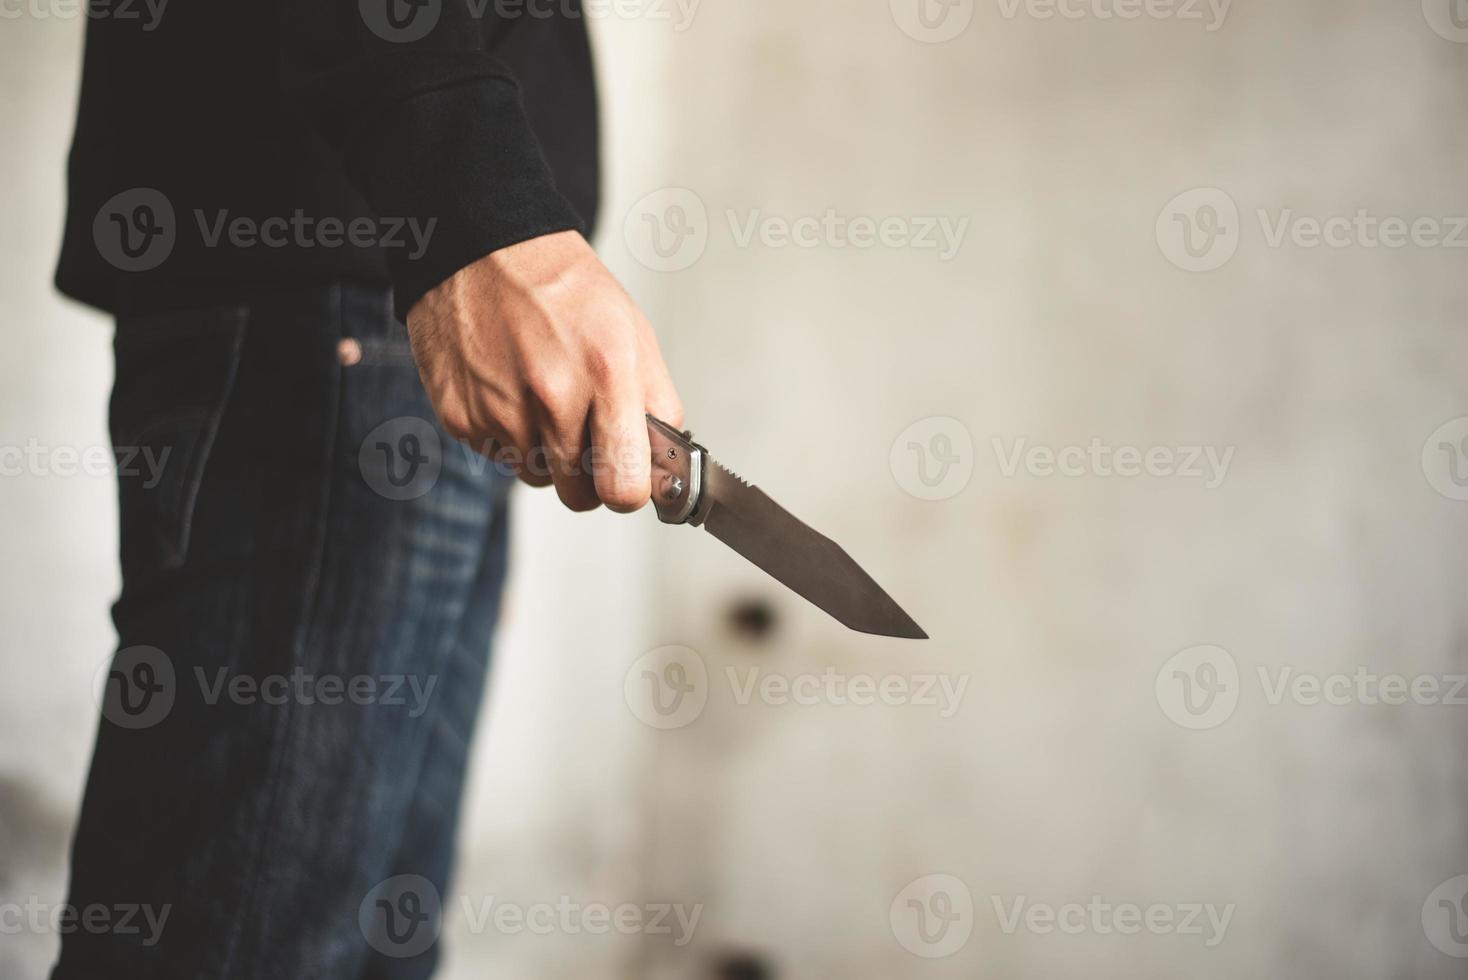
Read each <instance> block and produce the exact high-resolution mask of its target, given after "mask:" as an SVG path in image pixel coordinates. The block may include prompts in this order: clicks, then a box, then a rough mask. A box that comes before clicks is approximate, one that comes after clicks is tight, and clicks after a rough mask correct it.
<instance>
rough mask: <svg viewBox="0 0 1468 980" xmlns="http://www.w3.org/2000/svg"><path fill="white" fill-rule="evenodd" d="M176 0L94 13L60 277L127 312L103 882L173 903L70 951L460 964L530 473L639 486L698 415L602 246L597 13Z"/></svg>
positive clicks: (155, 964)
mask: <svg viewBox="0 0 1468 980" xmlns="http://www.w3.org/2000/svg"><path fill="white" fill-rule="evenodd" d="M150 9H151V8H150ZM160 10H161V16H159V17H156V18H151V19H143V20H135V19H130V18H123V17H121V16H112V17H98V18H95V19H92V20H90V22H89V26H88V34H87V49H86V61H85V68H84V75H83V83H82V94H81V102H80V108H79V112H78V119H77V127H76V135H75V142H74V146H73V150H72V157H71V165H70V173H69V177H70V181H69V190H70V203H69V214H68V221H67V229H66V236H65V243H64V246H63V254H62V256H61V261H60V267H59V270H58V273H57V283H58V285H59V287H60V288H61V289H62V290H63V291H64V292H66V293H67V294H69V295H71V296H74V297H76V298H79V299H81V300H83V301H85V302H87V303H90V304H92V305H95V306H98V307H101V308H103V309H106V310H108V311H111V312H113V313H114V314H115V315H116V317H117V324H118V325H117V334H116V355H117V376H116V383H115V387H114V391H113V397H112V405H111V411H110V415H111V417H110V423H111V429H112V436H113V441H114V443H115V445H116V448H117V450H118V454H119V460H120V464H121V465H120V466H119V473H120V475H119V483H120V487H119V493H120V502H121V559H122V568H123V589H122V594H121V596H120V598H119V599H118V601H117V603H116V605H115V606H114V609H113V618H114V621H115V623H116V627H117V631H118V635H119V651H118V653H117V655H116V657H115V659H114V661H113V663H112V665H111V669H110V671H109V673H108V682H107V687H106V696H105V699H104V705H103V720H102V722H101V726H100V730H99V733H98V738H97V746H96V752H95V756H94V759H93V763H92V770H91V773H90V777H89V779H88V784H87V790H86V798H85V802H84V805H83V810H82V815H81V819H80V824H79V827H78V829H77V834H76V840H75V845H74V852H73V866H72V880H71V890H70V899H69V904H70V905H71V906H75V907H78V908H81V907H85V906H88V905H102V906H105V907H108V908H119V907H124V906H127V907H134V908H141V909H144V910H146V911H148V912H150V913H151V915H152V916H153V921H155V922H159V923H161V924H160V925H159V927H158V928H157V929H154V930H149V929H141V930H131V931H129V930H123V929H120V928H119V929H110V930H88V929H76V930H74V931H72V932H70V933H68V934H67V935H66V936H65V937H64V941H63V945H62V953H61V957H60V961H59V963H58V965H57V966H56V969H55V972H54V974H53V976H54V977H55V978H56V980H74V978H100V980H117V978H122V977H127V978H143V977H158V978H178V980H204V978H219V980H224V978H228V980H246V978H251V980H253V978H262V980H263V978H269V980H283V978H289V980H305V978H313V980H314V978H349V977H350V978H368V977H372V978H378V977H394V978H396V977H424V976H427V975H428V974H429V973H430V972H431V971H432V969H433V966H434V962H435V959H436V950H437V945H436V944H435V943H434V942H433V931H434V929H436V922H435V923H431V925H430V927H429V928H428V930H427V935H426V938H425V937H424V932H423V931H422V930H416V924H417V923H418V922H419V921H420V920H428V919H431V915H430V913H429V911H425V910H426V909H428V907H429V905H430V904H431V902H432V901H434V900H436V899H437V898H438V897H439V896H441V895H443V894H444V890H445V887H446V882H447V878H448V874H449V871H450V866H451V857H452V844H453V838H454V832H455V825H456V820H457V813H458V807H459V801H460V788H461V783H462V780H463V775H464V765H465V754H466V750H467V745H468V743H469V739H470V734H471V729H472V725H473V722H474V718H475V714H476V712H477V709H478V705H479V696H480V691H481V689H482V686H483V678H484V670H485V660H486V656H487V649H488V644H489V635H490V631H491V629H492V627H493V624H494V619H495V610H496V602H497V596H498V592H499V588H500V583H501V581H502V579H503V576H504V566H505V536H504V535H505V496H506V483H507V481H508V476H507V475H506V474H514V475H518V476H519V477H520V478H521V479H523V480H524V481H526V482H528V483H531V484H534V485H538V486H544V485H548V484H554V486H555V490H556V492H557V493H558V494H559V496H560V498H561V500H562V501H564V502H565V504H566V506H568V507H570V508H572V509H573V510H578V511H579V510H587V509H591V508H594V507H596V506H598V505H601V504H605V505H606V506H608V507H609V508H612V509H614V510H617V511H634V510H637V509H638V508H640V507H641V506H642V505H643V504H645V503H646V502H647V499H648V496H649V489H650V476H649V458H648V456H649V452H648V443H647V434H646V428H645V424H644V417H643V416H644V412H652V413H653V414H655V415H658V416H660V417H662V418H664V419H667V420H669V421H672V422H674V423H680V422H681V414H682V412H681V406H680V403H679V400H678V396H677V393H676V392H675V390H674V388H673V385H672V383H671V382H670V380H669V378H668V375H667V371H666V369H665V367H664V365H663V362H662V358H661V355H660V354H659V351H658V345H657V341H656V338H655V337H654V335H653V332H652V330H651V329H650V327H649V325H648V323H647V321H646V320H645V319H644V318H643V317H642V316H641V314H640V313H639V312H638V311H637V309H636V308H635V307H634V305H633V304H632V302H631V301H630V300H629V298H628V297H627V295H626V294H625V293H624V292H623V290H622V289H621V288H620V287H619V286H618V285H617V283H616V282H615V281H614V280H613V278H612V277H611V275H610V274H609V273H608V272H607V270H606V269H605V268H604V267H603V266H602V265H601V263H600V262H599V261H598V260H597V258H596V256H595V255H594V254H593V253H592V251H591V249H590V247H589V246H588V245H587V242H586V240H585V239H584V238H583V237H582V231H584V230H585V229H586V227H587V225H588V224H589V222H590V221H591V219H592V216H593V213H594V211H595V209H596V191H597V173H598V171H597V161H596V141H597V131H596V109H595V93H594V88H593V79H592V71H591V62H590V56H589V52H588V48H587V41H586V35H585V29H584V21H583V17H582V13H581V10H580V9H579V6H578V5H577V3H576V0H558V2H557V3H556V4H554V5H546V4H535V3H532V4H515V5H511V4H506V3H500V4H495V3H493V2H483V3H481V2H478V0H407V2H404V0H361V2H360V3H359V2H358V0H311V2H309V3H306V2H287V0H276V2H274V3H260V2H252V3H223V2H217V3H189V4H185V3H182V2H180V3H176V4H173V5H169V6H167V7H165V8H160ZM403 321H405V323H406V326H404V323H403ZM420 378H421V381H420ZM453 440H461V441H463V442H464V443H467V444H468V446H470V447H472V448H473V449H475V450H479V451H481V452H486V453H490V454H493V455H494V456H495V459H496V463H497V465H493V466H491V465H488V464H487V463H485V462H484V461H483V460H482V459H481V457H479V456H477V455H475V454H473V453H470V452H467V451H461V447H460V446H459V445H458V444H457V443H455V442H454V441H453ZM130 458H138V459H155V460H161V461H162V463H163V465H162V467H161V469H160V470H159V472H158V473H157V474H154V473H153V472H152V471H151V470H150V469H148V468H146V467H142V466H134V467H129V466H128V465H126V463H127V461H128V460H129V459H130ZM476 461H478V462H477V463H476ZM506 805H509V804H508V803H507V804H506ZM410 899H411V900H410ZM409 927H413V928H409Z"/></svg>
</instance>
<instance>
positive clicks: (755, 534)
mask: <svg viewBox="0 0 1468 980" xmlns="http://www.w3.org/2000/svg"><path fill="white" fill-rule="evenodd" d="M647 435H648V439H649V441H650V442H651V445H652V501H653V507H654V508H655V509H656V510H657V512H658V520H660V521H662V522H663V523H664V524H690V525H692V526H694V527H705V528H707V529H708V532H709V533H710V534H712V535H713V536H714V537H716V538H718V539H719V540H720V541H722V542H724V543H725V544H726V545H728V546H729V547H731V548H733V549H734V550H735V551H737V552H739V553H740V554H741V555H743V556H744V557H745V558H748V559H749V560H750V561H751V562H753V563H754V564H756V565H758V566H759V567H760V568H762V569H763V570H764V571H765V572H766V573H767V574H769V575H770V576H772V577H773V578H775V579H776V580H778V581H780V582H781V583H783V584H784V585H785V586H787V587H788V588H790V589H791V590H793V591H794V592H796V593H798V594H800V595H802V596H804V597H805V598H806V599H807V600H809V601H810V602H812V603H814V604H815V605H817V606H819V607H820V608H822V609H824V610H825V611H826V612H827V613H829V614H830V615H831V616H833V617H835V618H836V620H837V621H839V622H841V623H843V624H845V625H846V626H848V627H850V628H851V629H854V630H858V631H860V632H862V633H874V634H876V635H878V636H896V637H903V638H906V639H913V640H926V639H927V638H928V634H926V633H924V632H923V630H922V627H920V626H918V624H917V623H915V622H913V620H912V617H911V616H909V615H908V614H907V613H905V612H903V611H902V607H901V606H899V605H898V604H897V603H896V602H894V601H893V600H892V597H891V596H889V595H888V594H887V593H886V592H884V591H882V587H881V586H879V585H878V584H877V583H876V582H874V581H872V577H871V576H870V575H868V574H867V573H866V572H864V571H862V570H861V566H860V565H858V564H857V563H856V562H854V561H852V560H851V556H850V555H848V554H847V553H846V552H845V551H843V550H841V546H840V545H838V544H837V543H836V542H834V541H832V540H831V539H830V538H828V537H826V536H825V535H823V534H819V533H817V532H816V531H814V530H812V529H811V528H809V527H807V526H806V525H805V524H802V523H801V522H800V521H799V520H797V519H796V518H795V517H793V516H792V515H791V514H790V512H789V511H787V510H785V508H783V507H781V506H780V505H779V504H777V503H775V502H774V501H773V500H771V499H770V498H769V497H768V496H766V495H765V493H764V491H763V490H761V489H760V488H759V487H755V486H750V485H749V484H748V483H746V482H745V481H744V480H742V479H740V478H739V477H738V476H735V475H734V474H733V473H731V472H729V471H728V470H727V469H725V468H724V467H722V466H720V465H719V464H718V462H717V461H715V460H714V458H713V457H712V456H710V455H709V451H708V450H707V449H705V448H704V447H703V446H700V445H699V444H698V443H696V442H694V441H693V433H691V432H679V431H678V430H677V429H675V428H673V427H672V426H671V425H668V424H667V423H666V422H662V421H660V420H658V419H655V418H653V417H652V416H651V415H649V416H648V417H647Z"/></svg>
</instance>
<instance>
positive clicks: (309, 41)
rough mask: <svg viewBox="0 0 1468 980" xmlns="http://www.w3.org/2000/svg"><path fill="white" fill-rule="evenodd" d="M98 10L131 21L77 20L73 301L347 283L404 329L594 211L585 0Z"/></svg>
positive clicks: (230, 3) (200, 4)
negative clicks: (439, 298) (463, 282)
mask: <svg viewBox="0 0 1468 980" xmlns="http://www.w3.org/2000/svg"><path fill="white" fill-rule="evenodd" d="M155 5H156V0H155ZM108 9H111V10H113V11H117V10H120V9H127V10H130V11H133V12H135V16H134V17H132V18H129V19H124V18H122V17H120V16H115V15H113V16H106V17H97V18H95V19H92V20H90V21H89V23H88V27H87V45H86V58H85V64H84V69H83V76H82V88H81V102H80V106H79V109H78V113H77V123H76V133H75V138H74V141H73V145H72V150H71V161H70V166H69V170H68V177H69V202H68V213H67V222H66V234H65V240H64V242H63V245H62V253H61V260H60V264H59V267H58V269H57V273H56V283H57V286H58V287H59V288H60V289H61V290H62V292H64V293H66V294H68V295H70V296H73V297H75V298H77V299H80V300H82V301H83V302H86V303H89V304H91V305H94V306H97V307H100V308H102V309H106V310H111V311H114V312H122V311H125V310H126V309H128V308H139V307H146V306H148V304H149V302H150V300H149V297H150V296H153V295H158V294H166V295H174V296H176V295H178V294H179V293H180V292H181V291H182V292H187V291H188V290H197V291H199V292H200V293H201V294H203V295H210V296H227V295H228V294H229V293H230V292H231V291H232V290H235V289H240V290H243V288H245V287H259V286H267V287H268V286H272V285H297V284H310V283H323V282H330V281H333V280H338V279H346V280H353V281H365V282H380V283H384V284H390V285H391V286H392V287H393V288H394V292H395V297H396V305H397V308H398V312H399V314H400V315H401V314H402V313H404V312H405V311H406V310H407V309H408V308H409V307H410V306H411V305H412V304H413V303H414V302H416V301H417V300H418V299H419V298H420V297H421V296H422V295H423V293H425V292H427V291H428V290H429V289H431V288H433V287H434V286H435V285H437V284H438V283H440V282H442V281H443V280H444V279H446V278H448V277H449V276H450V275H452V274H453V273H454V272H456V271H457V270H458V269H460V268H462V267H463V266H465V265H468V264H469V263H471V262H473V261H474V260H475V259H477V258H479V257H481V256H483V255H486V254H488V253H489V252H492V251H494V250H495V249H498V248H501V247H503V246H505V245H511V244H514V243H516V242H520V241H524V240H526V239H528V238H533V237H536V236H538V235H542V234H547V233H550V232H554V231H564V230H566V229H571V228H579V229H582V230H585V229H586V225H587V224H588V223H589V222H590V221H591V220H592V219H593V217H594V212H595V209H596V199H597V179H598V171H597V152H596V151H597V115H596V96H595V89H594V82H593V76H592V67H591V56H590V51H589V49H588V45H587V39H586V30H585V24H584V19H583V16H584V15H583V13H582V11H581V9H580V7H579V3H578V2H577V0H171V2H168V3H166V4H165V5H164V6H163V8H162V13H161V16H156V17H155V16H154V15H153V14H152V13H150V8H149V7H148V6H147V5H146V4H145V3H144V2H143V0H138V2H137V3H135V4H133V5H131V7H127V6H125V5H118V4H112V5H111V6H110V8H108ZM154 192H157V193H154ZM160 195H161V196H160ZM170 228H171V233H170ZM122 235H127V236H128V237H127V239H126V241H123V240H122V239H121V238H120V237H119V236H122Z"/></svg>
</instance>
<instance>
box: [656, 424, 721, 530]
mask: <svg viewBox="0 0 1468 980" xmlns="http://www.w3.org/2000/svg"><path fill="white" fill-rule="evenodd" d="M647 441H648V444H649V445H650V446H651V447H652V505H653V507H654V508H655V509H656V510H657V512H658V520H660V521H662V522H663V523H664V524H687V523H688V521H689V519H690V518H691V517H692V516H693V513H694V511H695V510H696V509H697V508H698V502H699V498H700V497H701V496H702V495H703V463H704V457H705V456H706V455H707V452H706V451H705V450H704V448H703V447H702V446H700V445H699V444H698V443H696V442H694V441H693V433H691V432H679V431H678V430H677V429H675V428H673V427H672V426H671V425H669V424H668V423H666V422H663V421H661V420H659V419H655V418H653V417H652V416H651V415H649V416H648V417H647Z"/></svg>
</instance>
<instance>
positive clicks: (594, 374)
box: [586, 342, 637, 390]
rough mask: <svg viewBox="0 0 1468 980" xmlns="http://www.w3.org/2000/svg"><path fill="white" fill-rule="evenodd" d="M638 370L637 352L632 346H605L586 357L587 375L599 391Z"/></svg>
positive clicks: (613, 344)
mask: <svg viewBox="0 0 1468 980" xmlns="http://www.w3.org/2000/svg"><path fill="white" fill-rule="evenodd" d="M636 368H637V351H636V349H635V348H634V347H633V346H632V345H631V344H625V343H621V342H618V343H612V344H603V345H602V346H600V347H597V348H595V349H594V350H592V351H590V352H589V353H588V354H587V356H586V374H587V377H588V378H590V379H591V382H592V384H593V385H595V386H596V388H597V389H598V390H604V389H606V388H607V387H608V386H610V385H611V384H612V383H614V382H615V381H617V380H618V379H620V378H626V377H630V376H631V375H632V373H633V371H635V370H636Z"/></svg>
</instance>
